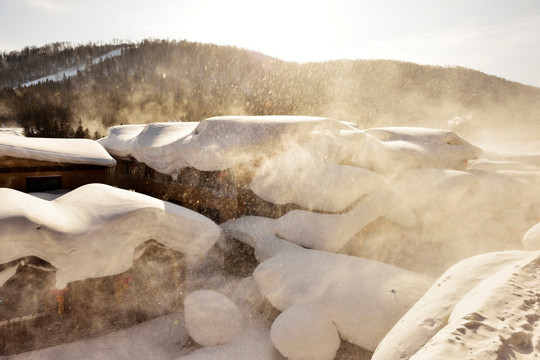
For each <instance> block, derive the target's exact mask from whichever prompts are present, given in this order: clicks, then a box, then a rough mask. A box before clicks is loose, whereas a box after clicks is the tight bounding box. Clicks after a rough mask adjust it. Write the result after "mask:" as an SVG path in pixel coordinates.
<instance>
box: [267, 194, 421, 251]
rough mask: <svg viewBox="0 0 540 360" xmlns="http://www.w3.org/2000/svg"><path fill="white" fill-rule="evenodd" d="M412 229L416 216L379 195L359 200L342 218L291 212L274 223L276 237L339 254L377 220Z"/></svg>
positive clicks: (391, 195) (301, 211)
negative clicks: (385, 220) (383, 218)
mask: <svg viewBox="0 0 540 360" xmlns="http://www.w3.org/2000/svg"><path fill="white" fill-rule="evenodd" d="M381 216H383V217H386V218H388V219H390V220H393V221H395V222H397V223H400V224H403V225H405V226H411V225H413V223H414V220H415V214H414V213H413V212H412V211H411V210H410V209H409V208H408V207H407V206H406V205H404V204H402V203H401V202H400V201H399V199H398V198H396V197H395V196H394V195H393V194H392V193H388V192H386V193H383V192H378V193H375V194H373V195H369V196H366V197H365V198H362V199H361V200H360V201H359V202H358V203H357V205H356V206H355V207H354V208H353V209H351V210H350V211H349V212H347V213H344V214H321V213H314V212H309V211H304V210H293V211H289V212H288V213H287V214H285V215H283V216H282V217H280V218H279V219H277V220H276V227H275V229H276V235H277V236H278V237H280V238H282V239H285V240H287V241H290V242H293V243H295V244H298V245H301V246H305V247H308V248H311V249H317V250H324V251H329V252H337V251H339V250H340V249H341V248H342V247H343V246H344V245H345V244H346V243H347V242H348V241H349V240H350V239H351V238H352V237H353V236H354V235H355V234H356V233H358V232H359V231H360V230H361V229H362V228H364V227H365V226H366V225H368V224H369V223H371V222H372V221H374V220H376V219H377V218H379V217H381Z"/></svg>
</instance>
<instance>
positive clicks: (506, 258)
mask: <svg viewBox="0 0 540 360" xmlns="http://www.w3.org/2000/svg"><path fill="white" fill-rule="evenodd" d="M539 266H540V254H539V253H538V252H528V251H509V252H497V253H488V254H483V255H479V256H476V257H473V258H470V259H467V260H464V261H462V262H460V263H458V264H456V265H454V266H453V267H452V268H450V269H449V270H448V271H447V272H446V273H445V274H443V275H442V276H441V277H440V278H439V279H438V280H437V281H436V282H435V284H434V285H433V286H432V287H431V288H430V289H429V290H428V291H427V292H426V294H425V295H424V296H423V297H422V299H421V300H420V301H418V302H417V303H416V304H415V305H414V306H413V307H412V308H411V309H410V310H409V312H407V314H406V315H405V316H403V318H402V319H401V320H400V321H399V322H398V323H397V324H396V325H395V326H394V328H393V329H392V330H391V331H390V332H389V333H388V335H387V336H386V337H385V338H384V340H383V341H382V342H381V344H380V345H379V347H378V348H377V350H376V351H375V353H374V355H373V360H383V359H384V360H393V359H396V360H398V359H399V360H406V359H423V360H426V359H469V358H470V359H475V360H476V359H478V360H481V359H497V360H502V359H510V358H514V356H515V354H520V355H519V356H520V357H518V358H519V359H526V358H527V359H528V358H533V357H534V356H535V351H533V347H535V346H537V344H538V343H539V341H540V331H539V330H538V329H539V328H538V326H537V325H538V324H537V320H538V319H539V318H540V311H539V308H538V296H539V294H538V291H537V290H535V289H538V287H539V285H540V284H539V280H538V268H539ZM526 354H529V355H526ZM513 355H514V356H513Z"/></svg>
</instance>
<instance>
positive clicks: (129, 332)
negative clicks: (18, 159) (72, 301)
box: [0, 117, 540, 360]
mask: <svg viewBox="0 0 540 360" xmlns="http://www.w3.org/2000/svg"><path fill="white" fill-rule="evenodd" d="M100 143H101V145H103V147H104V148H105V149H107V150H108V151H109V152H110V153H111V154H112V155H114V156H116V157H119V158H129V157H132V158H135V159H137V160H138V161H140V162H144V163H145V164H146V165H148V166H150V167H152V168H153V169H155V170H157V171H159V172H162V173H165V174H169V175H172V176H173V177H177V176H180V174H181V170H182V169H183V168H185V167H193V168H196V169H198V170H201V171H217V170H229V171H231V172H233V171H235V170H234V169H242V170H243V171H248V172H249V173H250V174H251V176H250V177H249V181H248V182H246V183H243V185H242V186H245V187H246V188H248V189H249V190H250V191H252V192H253V194H255V195H256V196H258V197H260V198H262V199H264V200H266V201H268V202H270V203H273V204H288V203H293V204H295V205H296V206H297V207H298V208H297V209H295V210H292V211H289V212H287V213H286V214H284V215H283V216H280V217H278V218H275V219H274V218H267V217H262V216H243V217H239V218H236V219H233V220H230V221H228V222H225V223H223V224H220V226H219V227H217V226H216V225H215V224H214V223H212V222H211V221H209V220H207V219H205V218H204V217H202V216H200V215H198V214H192V213H191V212H188V211H187V210H185V209H183V208H181V207H177V206H172V204H167V203H163V202H161V201H157V200H155V199H154V200H155V201H154V200H149V199H148V198H147V197H144V196H142V195H140V194H135V193H132V192H124V191H123V190H119V189H109V188H108V187H106V186H105V185H91V186H88V187H85V188H80V189H78V190H76V191H74V192H72V193H69V194H67V195H64V196H62V197H60V198H58V199H56V200H50V201H48V200H43V199H38V198H36V197H33V196H32V195H27V194H21V193H15V192H12V191H10V190H5V194H4V195H3V198H6V199H8V198H9V199H10V200H9V201H8V202H5V205H4V206H3V208H2V209H4V210H3V214H4V218H5V219H6V220H5V224H9V226H18V228H17V229H19V230H17V231H15V230H14V229H11V230H9V231H8V232H7V233H9V234H11V235H5V236H4V238H2V239H3V242H0V244H4V245H3V246H5V247H6V249H7V250H5V251H4V252H1V251H0V254H2V253H15V251H16V250H17V251H18V249H19V247H18V244H21V243H24V242H26V243H28V244H30V246H29V247H26V248H31V250H32V251H34V253H35V254H37V251H38V250H39V252H40V253H39V254H43V255H41V256H48V257H49V258H48V259H47V260H48V261H51V263H54V264H55V266H56V267H57V268H58V271H57V279H58V276H59V275H60V276H61V277H62V279H63V283H65V282H69V281H72V280H74V279H82V278H85V277H91V276H98V274H94V273H92V272H91V271H88V272H86V270H88V268H87V267H82V268H81V269H79V268H77V267H75V266H73V265H74V262H76V261H78V260H77V259H79V258H76V256H77V253H81V254H82V253H83V252H86V253H88V249H90V250H92V251H94V250H96V249H100V248H102V247H103V244H104V243H105V242H108V241H110V240H111V239H113V238H114V239H115V244H116V242H118V241H119V240H120V239H121V240H123V241H120V242H118V245H119V247H118V249H117V250H118V251H117V252H116V253H115V252H114V251H108V252H107V253H106V254H102V253H100V252H95V254H100V255H98V256H99V259H98V260H95V261H96V263H110V262H114V259H115V258H116V257H119V258H120V259H123V262H121V264H123V265H122V266H124V267H125V266H127V264H128V263H129V262H128V261H127V259H128V258H129V259H132V258H133V254H132V253H131V252H130V251H129V249H128V250H126V249H125V248H124V247H123V246H124V245H129V248H131V246H132V244H131V242H132V241H135V240H133V239H138V240H142V239H143V238H148V237H152V238H155V239H157V240H158V241H160V239H163V240H161V241H163V243H164V244H165V245H167V246H170V247H173V248H175V247H178V246H180V247H182V246H184V245H185V243H186V242H189V241H190V240H193V239H199V238H200V239H202V240H201V241H202V242H203V244H204V246H203V248H198V251H195V252H204V253H205V255H203V256H198V255H188V262H187V271H186V289H187V291H188V293H189V294H188V296H187V297H186V298H185V302H184V310H185V312H184V313H182V314H173V315H169V316H166V317H163V318H160V319H156V320H153V321H152V322H148V323H145V324H140V325H138V326H136V327H133V328H131V329H126V330H123V331H122V332H118V333H114V334H109V335H106V336H103V337H100V338H94V339H91V340H87V341H82V342H78V343H73V344H64V345H61V346H58V347H55V348H50V349H43V350H38V351H36V352H31V353H28V354H21V355H18V356H15V357H14V358H15V359H25V358H68V357H77V356H79V355H80V354H82V353H88V354H85V355H86V356H87V357H90V358H92V357H95V358H98V357H100V358H103V357H108V358H115V359H117V358H126V359H127V358H130V359H133V358H135V359H137V358H148V357H149V355H148V354H156V356H158V357H159V358H166V359H177V358H178V359H179V358H185V359H248V358H249V359H282V358H283V356H285V357H287V358H289V359H321V360H323V359H334V358H335V359H351V358H355V359H368V358H371V356H372V357H373V359H384V360H393V359H396V360H398V359H409V358H410V359H423V360H428V359H429V360H431V359H433V360H434V359H466V358H471V359H494V360H495V359H497V360H502V359H510V358H516V359H529V358H531V359H532V358H534V357H535V356H538V355H540V350H539V348H540V347H539V345H538V343H539V341H540V340H539V339H540V328H538V326H537V323H538V322H537V320H538V319H539V318H540V307H539V306H538V303H539V300H538V299H539V298H538V294H537V291H536V290H535V289H536V288H538V286H539V285H540V284H538V279H539V278H540V277H539V275H540V272H539V269H540V267H539V266H538V256H539V254H538V251H539V250H540V247H539V245H538V244H540V238H539V235H538V234H539V233H540V232H539V231H538V229H539V226H540V225H539V222H540V163H539V162H538V159H540V149H535V148H530V149H528V150H527V151H526V152H525V151H517V148H516V147H514V148H513V153H510V152H509V151H508V150H507V149H505V150H503V149H500V148H499V149H497V148H489V149H488V146H487V145H482V146H481V147H482V148H485V149H487V150H488V151H482V150H481V148H480V147H477V146H474V145H472V144H471V143H469V142H468V141H466V140H465V139H463V138H461V137H459V136H458V135H456V134H455V133H453V132H450V131H447V130H439V129H425V128H376V129H359V128H357V127H356V126H354V125H353V124H350V123H345V122H340V121H335V120H332V119H327V118H314V117H264V118H263V117H255V118H252V117H219V118H211V119H207V120H204V121H203V122H201V123H175V122H170V123H155V124H149V125H127V126H117V127H113V128H111V129H110V131H109V134H108V136H107V137H106V138H104V139H102V140H100ZM101 187H103V188H101ZM100 193H103V195H98V194H100ZM126 193H127V194H126ZM156 201H157V202H156ZM119 204H121V205H119ZM141 207H142V208H143V210H140V208H141ZM36 209H37V210H36ZM97 209H99V210H97ZM148 209H150V210H148ZM157 209H159V210H157ZM21 219H26V220H25V221H21ZM185 222H187V224H188V225H189V226H188V228H187V230H186V226H183V225H181V224H184V223H185ZM38 224H39V225H40V226H41V228H40V229H39V232H38V233H39V234H40V235H39V236H44V237H43V238H38V237H37V236H36V235H37V234H36V227H37V225H38ZM111 224H113V225H111ZM163 229H165V230H163ZM189 229H192V230H189ZM42 230H43V231H42ZM158 230H159V231H158ZM186 231H187V232H186ZM53 232H54V236H53ZM7 233H6V234H7ZM42 233H44V234H46V235H41V234H42ZM221 233H223V234H224V235H225V236H226V239H225V238H223V237H221V238H219V239H218V237H219V234H221ZM13 234H17V235H16V236H14V235H13ZM47 234H48V235H47ZM186 234H187V235H186ZM160 236H161V237H160ZM38 239H41V240H38ZM233 239H234V240H233ZM234 241H238V242H240V243H242V244H243V245H244V246H246V247H248V248H251V249H252V250H253V255H254V258H255V259H251V258H250V259H248V261H253V262H255V264H253V263H252V264H251V265H252V266H253V268H251V270H250V272H249V274H248V276H247V277H240V276H238V275H234V274H231V273H229V272H227V269H226V268H227V266H226V265H225V263H226V262H227V261H231V260H230V259H234V261H233V263H234V264H236V265H235V266H241V259H240V257H241V255H242V254H240V253H239V252H238V251H237V249H238V247H235V246H231V242H232V243H233V244H234ZM135 242H137V241H135ZM45 243H46V244H52V245H51V246H43V244H45ZM137 243H138V242H137ZM214 243H215V245H214V246H212V245H213V244H214ZM65 244H69V246H68V247H67V248H66V247H65ZM38 245H39V246H38ZM9 246H11V247H9ZM211 246H212V247H211ZM55 247H56V248H59V249H64V250H65V249H75V250H76V251H75V252H74V254H75V255H72V254H71V253H69V252H68V254H66V251H60V250H59V251H57V252H55V253H54V254H50V252H52V251H53V249H54V248H55ZM210 247H211V248H210ZM209 248H210V249H209ZM92 253H94V252H92ZM25 254H28V253H25ZM126 254H127V255H126ZM23 255H24V254H23V253H22V252H21V253H20V254H18V255H17V256H11V257H9V258H8V257H6V258H5V259H0V263H5V262H7V261H10V260H13V259H15V258H17V257H18V256H23ZM105 255H106V256H105ZM128 255H129V256H128ZM73 256H75V257H73ZM124 260H125V261H124ZM237 260H238V261H237ZM90 264H92V262H90ZM119 266H120V265H119ZM229 266H230V265H229ZM100 268H104V267H103V266H101V267H100ZM248 268H249V267H248ZM66 270H67V271H66ZM14 271H16V269H15V270H14V269H13V268H6V269H4V270H3V271H2V273H0V279H1V278H8V277H9V276H12V275H13V272H14ZM114 271H117V270H114ZM114 271H111V272H108V273H114ZM150 332H152V333H151V334H150ZM172 334H174V336H173V335H172ZM139 346H141V347H143V348H142V349H141V351H133V349H134V348H135V349H136V348H137V347H139Z"/></svg>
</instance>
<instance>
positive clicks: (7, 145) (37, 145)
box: [0, 132, 116, 167]
mask: <svg viewBox="0 0 540 360" xmlns="http://www.w3.org/2000/svg"><path fill="white" fill-rule="evenodd" d="M2 156H12V157H17V158H25V159H34V160H42V161H50V162H62V163H70V164H88V165H102V166H109V167H112V166H115V165H116V160H114V159H113V158H112V157H111V155H109V153H108V152H107V151H106V150H105V149H104V148H103V146H101V145H100V144H99V143H97V142H96V141H94V140H89V139H51V138H27V137H25V136H23V135H21V134H20V133H17V132H0V157H2Z"/></svg>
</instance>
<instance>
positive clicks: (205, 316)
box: [184, 290, 244, 346]
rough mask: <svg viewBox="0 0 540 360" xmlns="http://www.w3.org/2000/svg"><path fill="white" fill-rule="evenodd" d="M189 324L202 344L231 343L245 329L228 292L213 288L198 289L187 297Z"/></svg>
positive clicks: (193, 337)
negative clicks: (221, 292)
mask: <svg viewBox="0 0 540 360" xmlns="http://www.w3.org/2000/svg"><path fill="white" fill-rule="evenodd" d="M184 314H185V321H186V328H187V330H188V332H189V335H190V336H191V338H192V339H193V340H194V341H195V342H197V343H198V344H200V345H202V346H214V345H220V344H225V343H228V342H229V341H231V340H233V339H235V338H236V337H238V336H239V335H240V334H241V333H242V330H243V329H244V321H243V319H242V314H241V313H240V310H239V309H238V307H237V306H236V305H235V304H234V303H233V302H232V301H231V300H230V299H229V298H227V297H226V296H224V295H222V294H220V293H218V292H216V291H212V290H198V291H194V292H192V293H190V294H189V295H188V296H187V297H186V299H185V300H184Z"/></svg>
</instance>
